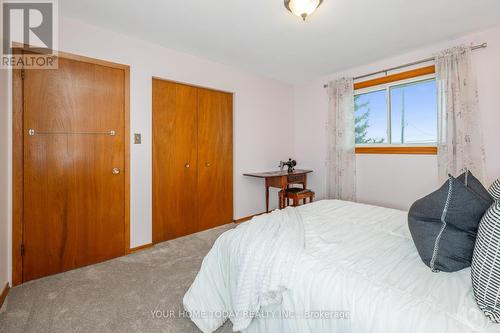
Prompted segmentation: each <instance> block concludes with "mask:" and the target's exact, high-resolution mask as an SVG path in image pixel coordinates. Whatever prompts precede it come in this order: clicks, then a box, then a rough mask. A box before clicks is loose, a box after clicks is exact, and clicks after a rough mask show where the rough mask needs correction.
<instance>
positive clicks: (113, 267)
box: [0, 224, 234, 333]
mask: <svg viewBox="0 0 500 333" xmlns="http://www.w3.org/2000/svg"><path fill="white" fill-rule="evenodd" d="M233 227H234V225H233V224H230V225H227V226H223V227H219V228H216V229H212V230H209V231H204V232H201V233H198V234H195V235H191V236H187V237H183V238H179V239H176V240H172V241H169V242H165V243H162V244H159V245H157V246H155V247H154V248H151V249H148V250H144V251H142V252H138V253H135V254H131V255H128V256H126V257H122V258H118V259H114V260H110V261H107V262H105V263H101V264H97V265H93V266H88V267H84V268H81V269H77V270H73V271H70V272H66V273H62V274H58V275H55V276H50V277H47V278H44V279H40V280H36V281H33V282H29V283H26V284H23V285H21V286H19V287H16V288H13V289H11V291H10V293H9V296H8V297H7V300H6V302H5V304H4V305H3V307H2V309H0V332H9V333H13V332H50V333H55V332H64V333H66V332H188V333H189V332H200V331H199V330H198V329H197V327H196V326H195V325H194V324H193V323H192V322H191V321H190V320H189V319H186V318H179V316H178V313H179V311H181V310H182V297H183V296H184V293H185V292H186V290H187V289H188V288H189V286H190V284H191V282H192V281H193V280H194V277H195V276H196V273H197V272H198V270H199V268H200V265H201V261H202V260H203V257H204V256H205V254H206V253H207V252H208V251H209V250H210V248H211V247H212V244H213V243H214V241H215V240H216V239H217V237H218V236H219V235H220V234H221V233H223V232H224V231H226V230H228V229H230V228H233ZM153 311H156V312H155V314H156V315H155V316H153V313H152V312H153ZM158 311H159V312H158ZM171 311H172V312H173V313H174V314H175V316H174V318H172V317H171V315H170V313H171ZM181 314H182V313H181ZM231 327H232V326H231V325H230V323H226V325H224V326H223V327H222V328H221V329H219V330H218V331H217V332H231Z"/></svg>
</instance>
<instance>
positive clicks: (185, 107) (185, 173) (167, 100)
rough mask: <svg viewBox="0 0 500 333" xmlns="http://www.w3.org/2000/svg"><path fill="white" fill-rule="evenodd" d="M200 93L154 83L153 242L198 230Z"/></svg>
mask: <svg viewBox="0 0 500 333" xmlns="http://www.w3.org/2000/svg"><path fill="white" fill-rule="evenodd" d="M197 94H198V90H197V89H196V88H194V87H191V86H187V85H182V84H176V83H172V82H168V81H163V80H156V79H155V80H153V242H154V243H158V242H163V241H166V240H169V239H173V238H177V237H181V236H185V235H188V234H192V233H194V232H196V231H198V225H197V219H196V218H197V215H196V209H197V206H196V204H195V200H196V191H197V177H196V175H197V168H198V162H197V143H198V142H197V140H198V139H197V138H198V134H197V133H198V132H197V126H198V118H197Z"/></svg>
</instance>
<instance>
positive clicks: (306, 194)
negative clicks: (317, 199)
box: [279, 187, 314, 208]
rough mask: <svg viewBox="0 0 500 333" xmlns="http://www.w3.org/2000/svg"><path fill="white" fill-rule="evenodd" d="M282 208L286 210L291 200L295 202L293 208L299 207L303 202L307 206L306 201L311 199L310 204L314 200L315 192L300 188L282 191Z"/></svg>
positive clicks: (280, 194)
mask: <svg viewBox="0 0 500 333" xmlns="http://www.w3.org/2000/svg"><path fill="white" fill-rule="evenodd" d="M279 196H280V208H285V207H287V206H289V205H290V200H292V202H293V207H297V206H298V205H299V203H300V200H302V203H303V204H304V205H305V204H306V200H307V199H309V203H311V202H313V200H314V192H313V191H311V190H308V189H302V188H298V187H291V188H288V189H287V190H285V191H280V193H279Z"/></svg>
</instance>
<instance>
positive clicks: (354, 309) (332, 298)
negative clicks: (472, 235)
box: [184, 200, 500, 333]
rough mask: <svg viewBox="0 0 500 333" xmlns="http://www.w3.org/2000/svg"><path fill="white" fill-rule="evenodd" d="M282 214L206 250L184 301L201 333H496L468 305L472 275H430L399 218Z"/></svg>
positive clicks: (363, 211)
mask: <svg viewBox="0 0 500 333" xmlns="http://www.w3.org/2000/svg"><path fill="white" fill-rule="evenodd" d="M287 212H288V214H289V215H288V216H287V215H283V214H285V213H275V214H276V215H275V216H274V219H275V220H276V219H278V220H279V221H274V220H273V217H272V216H262V217H260V221H256V223H254V221H251V222H249V224H250V225H249V226H244V225H240V226H238V227H237V228H235V229H233V230H230V231H228V232H226V233H225V234H223V235H222V236H221V237H220V238H219V239H218V240H217V242H216V243H215V244H214V247H213V248H212V250H211V251H210V253H209V254H208V255H207V256H206V258H205V259H204V261H203V264H202V267H201V269H200V272H199V273H198V276H197V277H196V279H195V281H194V282H193V284H192V286H191V287H190V289H189V290H188V292H187V293H186V295H185V297H184V307H185V309H186V310H187V311H188V312H189V313H190V314H191V320H193V322H194V323H195V324H196V325H197V326H198V327H199V328H200V329H201V330H202V331H203V332H213V331H215V330H216V329H217V328H218V327H219V326H221V325H222V324H223V323H224V322H225V321H226V320H227V319H230V320H231V321H232V322H233V324H234V327H235V328H237V329H240V330H241V331H242V332H248V333H254V332H255V333H256V332H262V333H263V332H301V333H302V332H341V333H357V332H360V333H361V332H363V333H366V332H374V333H375V332H380V333H404V332H412V333H420V332H421V333H428V332H440V333H444V332H450V333H452V332H453V333H460V332H499V331H500V327H498V326H496V325H495V324H493V323H491V322H490V321H488V320H487V318H486V317H485V316H484V315H483V313H482V312H481V311H480V310H479V308H478V307H477V305H476V303H475V301H474V297H473V294H472V285H471V278H470V269H464V270H462V271H459V272H456V273H432V272H431V271H430V269H429V268H428V267H426V266H425V265H424V264H423V263H422V262H421V260H420V257H419V256H418V253H417V251H416V249H415V246H414V244H413V241H412V239H411V236H410V233H409V230H408V226H407V213H406V212H404V211H399V210H393V209H387V208H382V207H377V206H370V205H363V204H358V203H352V202H344V201H337V200H324V201H318V202H315V203H313V204H309V205H304V206H300V207H298V208H289V209H287ZM280 214H281V215H280ZM290 214H292V215H290ZM293 214H296V215H297V216H299V218H298V219H297V221H292V220H293ZM290 216H292V218H291V217H290ZM252 223H254V224H255V225H254V226H251V224H252ZM280 223H281V225H280ZM259 225H260V226H259ZM287 225H290V227H287ZM272 226H274V229H273V230H271V229H270V230H266V229H265V228H273V227H272ZM270 233H275V235H278V237H280V238H279V239H276V238H274V239H273V238H272V237H271V238H269V234H270ZM266 239H267V240H266ZM266 242H268V243H266ZM246 243H247V244H246ZM242 244H246V245H244V246H243V245H242ZM266 244H267V245H266ZM266 247H268V248H266ZM271 247H272V248H271ZM277 253H278V254H277ZM279 253H281V254H279ZM259 264H260V265H259ZM266 267H267V268H266ZM263 270H266V271H265V272H264V271H263ZM256 281H258V282H256ZM263 281H266V283H267V284H266V283H264V285H266V286H267V288H268V289H267V290H266V291H265V292H269V291H270V290H271V292H270V293H267V294H266V295H271V296H272V297H271V299H272V300H271V301H269V300H268V299H267V298H265V297H263V295H264V293H263V292H262V290H258V289H259V288H261V286H262V284H263ZM269 281H272V282H269ZM277 281H278V282H277ZM270 286H271V287H270ZM242 290H244V292H242ZM248 290H250V291H249V292H248ZM259 292H261V293H260V294H259ZM249 295H250V296H249ZM245 297H246V299H247V300H250V301H249V302H248V303H245V302H243V306H242V304H240V303H242V302H241V300H242V299H243V298H245ZM266 299H267V300H268V301H265V300H266ZM256 303H257V304H256ZM248 304H251V305H252V306H251V307H249V308H248V310H251V312H249V313H247V312H246V313H245V319H246V320H240V319H241V318H239V316H240V315H241V312H240V310H241V309H246V308H245V306H247V305H248ZM254 310H257V311H256V312H255V311H254Z"/></svg>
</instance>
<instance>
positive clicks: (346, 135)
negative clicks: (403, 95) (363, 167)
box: [326, 78, 356, 201]
mask: <svg viewBox="0 0 500 333" xmlns="http://www.w3.org/2000/svg"><path fill="white" fill-rule="evenodd" d="M328 95H329V101H330V103H329V110H328V125H327V129H328V135H327V139H328V152H327V177H326V178H327V195H328V198H330V199H340V200H347V201H354V200H356V156H355V144H356V142H355V133H354V126H355V124H354V86H353V79H352V78H342V79H339V80H336V81H333V82H330V84H329V85H328Z"/></svg>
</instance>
